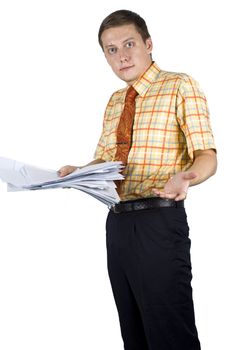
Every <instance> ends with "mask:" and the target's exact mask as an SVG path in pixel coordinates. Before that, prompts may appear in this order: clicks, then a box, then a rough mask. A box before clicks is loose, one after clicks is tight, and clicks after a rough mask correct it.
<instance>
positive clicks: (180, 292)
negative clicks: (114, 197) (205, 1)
mask: <svg viewBox="0 0 233 350" xmlns="http://www.w3.org/2000/svg"><path fill="white" fill-rule="evenodd" d="M99 43H100V45H101V47H102V49H103V51H104V54H105V57H106V59H107V62H108V63H109V65H110V66H111V68H112V70H113V72H114V73H115V74H116V75H117V76H118V77H119V78H120V79H121V80H123V81H124V82H126V83H127V87H126V88H124V89H122V90H119V91H117V92H115V93H114V94H113V95H112V96H111V98H110V101H109V103H108V105H107V108H106V112H105V117H104V124H103V131H102V135H101V137H100V140H99V143H98V146H97V149H96V152H95V160H94V161H93V162H91V163H89V164H93V163H98V162H103V161H112V160H122V162H123V163H124V164H125V168H124V171H123V174H124V176H125V179H124V180H123V181H122V182H121V183H118V184H117V189H118V192H119V195H120V198H121V202H120V203H119V204H117V205H115V206H114V207H113V208H111V210H110V211H109V214H108V218H107V223H106V229H107V235H106V239H107V256H108V272H109V277H110V281H111V285H112V290H113V295H114V298H115V302H116V306H117V309H118V313H119V320H120V326H121V333H122V338H123V341H124V348H125V349H126V350H198V349H200V342H199V339H198V333H197V329H196V326H195V318H194V308H193V300H192V287H191V279H192V273H191V262H190V239H189V228H188V224H187V219H186V213H185V209H184V199H185V198H186V196H187V191H188V188H189V186H193V185H197V184H199V183H201V182H203V181H205V180H206V179H208V178H209V177H210V176H212V175H213V174H214V173H215V171H216V167H217V165H216V164H217V161H216V152H215V145H214V140H213V136H212V131H211V127H210V123H209V116H208V108H207V104H206V98H205V96H204V94H203V92H202V91H201V90H200V88H199V87H198V84H197V82H196V81H195V80H194V79H192V78H191V77H190V76H188V75H187V74H183V73H172V72H166V71H162V70H161V69H160V68H159V67H158V66H157V64H156V63H155V62H153V61H152V55H151V53H152V47H153V45H152V40H151V37H150V35H149V32H148V29H147V26H146V23H145V21H144V20H143V19H142V18H141V17H140V16H139V15H137V14H136V13H133V12H131V11H127V10H120V11H116V12H114V13H112V14H110V15H109V16H108V17H107V18H105V19H104V21H103V22H102V24H101V26H100V29H99ZM129 94H133V97H132V96H131V101H129V100H128V99H129V97H128V96H129ZM132 114H134V115H133V117H134V119H133V121H132V120H131V121H130V117H129V115H132ZM131 119H132V118H131ZM130 123H131V124H130ZM75 169H76V167H75V166H65V167H63V168H61V169H60V175H61V176H64V175H67V174H69V173H70V172H72V171H74V170H75Z"/></svg>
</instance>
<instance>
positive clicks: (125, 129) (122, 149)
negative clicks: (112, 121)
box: [115, 86, 138, 165]
mask: <svg viewBox="0 0 233 350" xmlns="http://www.w3.org/2000/svg"><path fill="white" fill-rule="evenodd" d="M137 95H138V93H137V91H136V90H135V89H134V88H133V87H132V86H130V87H129V88H128V90H127V93H126V97H125V105H124V109H123V111H122V114H121V117H120V121H119V124H118V128H117V137H116V145H117V150H116V155H115V160H118V161H122V163H123V164H124V165H126V164H127V160H128V154H129V151H130V148H131V144H132V132H133V120H134V115H135V98H136V96H137Z"/></svg>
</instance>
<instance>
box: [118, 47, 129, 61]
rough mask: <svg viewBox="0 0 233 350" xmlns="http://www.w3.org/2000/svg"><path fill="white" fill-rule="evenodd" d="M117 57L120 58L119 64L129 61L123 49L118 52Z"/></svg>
mask: <svg viewBox="0 0 233 350" xmlns="http://www.w3.org/2000/svg"><path fill="white" fill-rule="evenodd" d="M119 57H120V61H121V63H124V62H128V61H129V55H128V54H127V53H126V51H125V50H124V49H122V50H120V51H119Z"/></svg>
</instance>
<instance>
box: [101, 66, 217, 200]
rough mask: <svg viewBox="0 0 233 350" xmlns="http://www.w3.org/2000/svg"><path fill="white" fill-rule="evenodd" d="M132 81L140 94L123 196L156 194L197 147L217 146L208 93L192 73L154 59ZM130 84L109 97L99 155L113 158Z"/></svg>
mask: <svg viewBox="0 0 233 350" xmlns="http://www.w3.org/2000/svg"><path fill="white" fill-rule="evenodd" d="M133 87H134V88H135V90H137V92H138V96H137V97H136V112H135V118H134V125H133V136H132V147H131V149H130V152H129V156H128V164H127V166H126V167H125V169H124V171H123V175H124V176H125V180H124V181H123V184H122V187H121V200H122V201H125V200H130V199H137V198H142V197H152V196H154V194H153V192H152V188H155V187H156V188H159V189H162V188H163V187H164V185H165V184H166V182H167V181H168V180H169V178H170V177H171V176H172V175H174V174H176V173H177V172H180V171H185V170H187V169H188V168H189V167H190V166H191V165H192V163H193V152H194V151H195V150H205V149H211V148H212V149H215V144H214V139H213V135H212V130H211V126H210V120H209V112H208V107H207V102H206V98H205V95H204V93H203V92H202V91H201V90H200V87H199V86H198V83H197V82H196V81H195V80H194V79H193V78H191V77H190V76H188V75H187V74H184V73H173V72H166V71H162V70H160V69H159V67H158V66H157V65H156V64H155V63H154V62H153V63H152V65H151V66H150V67H149V68H148V69H147V70H146V72H145V73H144V74H143V75H142V76H141V77H140V78H139V79H138V80H137V81H136V82H135V83H134V84H133ZM127 89H128V87H126V88H124V89H121V90H118V91H116V92H115V93H114V94H113V95H112V96H111V98H110V100H109V103H108V105H107V108H106V111H105V116H104V122H103V131H102V134H101V137H100V140H99V143H98V145H97V148H96V151H95V155H94V158H95V159H103V160H105V161H114V157H115V154H116V130H117V125H118V123H119V120H120V116H121V113H122V110H123V107H124V100H125V95H126V91H127Z"/></svg>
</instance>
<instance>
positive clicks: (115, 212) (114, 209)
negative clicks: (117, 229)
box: [108, 204, 119, 214]
mask: <svg viewBox="0 0 233 350" xmlns="http://www.w3.org/2000/svg"><path fill="white" fill-rule="evenodd" d="M108 208H109V210H111V211H112V212H113V213H114V214H118V213H119V211H117V209H116V204H111V205H109V206H108Z"/></svg>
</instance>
